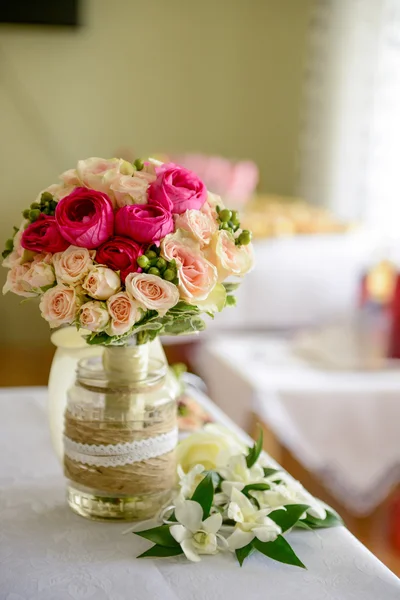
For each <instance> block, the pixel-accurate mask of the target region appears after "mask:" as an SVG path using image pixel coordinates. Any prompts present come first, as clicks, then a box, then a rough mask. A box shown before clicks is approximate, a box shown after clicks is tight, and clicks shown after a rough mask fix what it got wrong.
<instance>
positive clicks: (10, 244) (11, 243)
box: [5, 238, 14, 252]
mask: <svg viewBox="0 0 400 600" xmlns="http://www.w3.org/2000/svg"><path fill="white" fill-rule="evenodd" d="M5 248H6V250H10V252H11V251H12V249H13V248H14V240H12V239H11V238H10V239H9V240H7V241H6V245H5Z"/></svg>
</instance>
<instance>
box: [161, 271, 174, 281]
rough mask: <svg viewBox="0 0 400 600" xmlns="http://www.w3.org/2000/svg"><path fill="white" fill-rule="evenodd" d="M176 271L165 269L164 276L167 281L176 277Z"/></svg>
mask: <svg viewBox="0 0 400 600" xmlns="http://www.w3.org/2000/svg"><path fill="white" fill-rule="evenodd" d="M175 276H176V273H175V271H173V270H172V269H165V271H164V273H163V278H164V279H165V280H166V281H173V280H174V279H175Z"/></svg>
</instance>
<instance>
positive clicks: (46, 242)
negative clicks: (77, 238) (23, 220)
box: [21, 214, 68, 253]
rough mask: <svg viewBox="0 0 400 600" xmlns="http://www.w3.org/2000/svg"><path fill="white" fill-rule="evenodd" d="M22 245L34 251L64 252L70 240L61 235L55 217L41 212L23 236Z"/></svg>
mask: <svg viewBox="0 0 400 600" xmlns="http://www.w3.org/2000/svg"><path fill="white" fill-rule="evenodd" d="M21 246H22V247H23V248H25V249H26V250H31V251H32V252H51V253H54V252H62V251H63V250H65V249H66V248H67V247H68V242H67V241H66V240H65V239H64V238H63V236H62V235H61V232H60V229H59V227H58V224H57V222H56V219H55V218H54V217H50V216H48V215H44V214H41V215H40V216H39V217H38V219H37V220H36V221H35V222H34V223H31V224H30V225H28V227H27V228H26V229H25V231H24V232H23V234H22V237H21Z"/></svg>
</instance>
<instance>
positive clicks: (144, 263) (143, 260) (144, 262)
mask: <svg viewBox="0 0 400 600" xmlns="http://www.w3.org/2000/svg"><path fill="white" fill-rule="evenodd" d="M137 264H138V265H139V267H141V268H142V269H147V267H148V266H149V265H150V261H149V259H148V258H147V256H145V255H144V254H142V256H139V257H138V259H137Z"/></svg>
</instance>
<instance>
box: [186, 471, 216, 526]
mask: <svg viewBox="0 0 400 600" xmlns="http://www.w3.org/2000/svg"><path fill="white" fill-rule="evenodd" d="M191 499H192V500H194V501H195V502H198V503H199V504H200V506H201V508H202V509H203V521H204V519H207V517H208V516H209V515H210V510H211V506H212V503H213V500H214V485H213V479H212V474H211V473H207V475H206V476H205V477H204V478H203V479H202V480H201V481H200V483H199V485H198V486H197V488H196V489H195V491H194V494H193V496H192V498H191Z"/></svg>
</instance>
